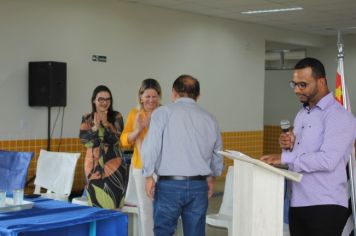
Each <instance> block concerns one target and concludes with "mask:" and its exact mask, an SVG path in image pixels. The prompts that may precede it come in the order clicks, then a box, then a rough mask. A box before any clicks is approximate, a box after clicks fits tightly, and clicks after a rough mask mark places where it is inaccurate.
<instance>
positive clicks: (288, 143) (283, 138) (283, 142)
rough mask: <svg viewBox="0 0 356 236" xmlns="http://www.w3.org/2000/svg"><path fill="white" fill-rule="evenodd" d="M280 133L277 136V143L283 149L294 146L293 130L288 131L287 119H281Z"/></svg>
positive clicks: (289, 148)
mask: <svg viewBox="0 0 356 236" xmlns="http://www.w3.org/2000/svg"><path fill="white" fill-rule="evenodd" d="M281 129H282V131H283V132H282V133H281V135H280V136H279V145H280V147H281V148H283V149H285V150H289V151H291V150H292V149H293V146H294V140H295V136H294V134H293V132H290V122H289V120H281Z"/></svg>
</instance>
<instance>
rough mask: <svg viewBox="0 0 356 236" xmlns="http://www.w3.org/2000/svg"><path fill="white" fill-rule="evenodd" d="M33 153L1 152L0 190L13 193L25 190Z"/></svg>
mask: <svg viewBox="0 0 356 236" xmlns="http://www.w3.org/2000/svg"><path fill="white" fill-rule="evenodd" d="M32 157H33V152H13V151H4V150H0V189H3V190H6V191H8V192H11V191H12V190H14V189H19V188H24V187H25V183H26V177H27V170H28V166H29V165H30V162H31V159H32Z"/></svg>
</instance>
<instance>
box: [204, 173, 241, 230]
mask: <svg viewBox="0 0 356 236" xmlns="http://www.w3.org/2000/svg"><path fill="white" fill-rule="evenodd" d="M233 181H234V167H233V166H229V169H228V171H227V174H226V179H225V189H224V195H223V199H222V203H221V206H220V209H219V213H218V214H209V215H207V216H206V223H207V224H208V225H210V226H214V227H220V228H227V230H228V235H229V236H232V211H233V208H232V207H233V203H232V199H233V198H232V194H233Z"/></svg>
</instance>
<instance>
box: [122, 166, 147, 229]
mask: <svg viewBox="0 0 356 236" xmlns="http://www.w3.org/2000/svg"><path fill="white" fill-rule="evenodd" d="M137 205H138V200H137V193H136V186H135V182H134V179H133V175H132V165H131V166H130V171H129V182H128V184H127V189H126V193H125V202H124V206H123V207H122V208H121V211H122V212H125V213H129V214H131V215H132V235H133V236H141V235H142V232H141V227H140V215H139V214H140V211H139V209H138V206H137Z"/></svg>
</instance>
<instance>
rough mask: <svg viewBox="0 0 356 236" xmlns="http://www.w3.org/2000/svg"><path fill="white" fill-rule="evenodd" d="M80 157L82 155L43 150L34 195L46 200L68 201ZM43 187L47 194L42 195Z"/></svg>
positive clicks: (39, 160) (39, 159)
mask: <svg viewBox="0 0 356 236" xmlns="http://www.w3.org/2000/svg"><path fill="white" fill-rule="evenodd" d="M79 157H80V153H66V152H49V151H46V150H41V151H40V155H39V157H38V161H37V169H36V179H35V191H34V193H35V194H41V196H42V197H46V198H51V199H56V200H62V201H68V196H69V194H70V192H71V191H72V186H73V180H74V173H75V167H76V165H77V161H78V159H79ZM41 187H42V188H45V189H47V192H46V193H41Z"/></svg>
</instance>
